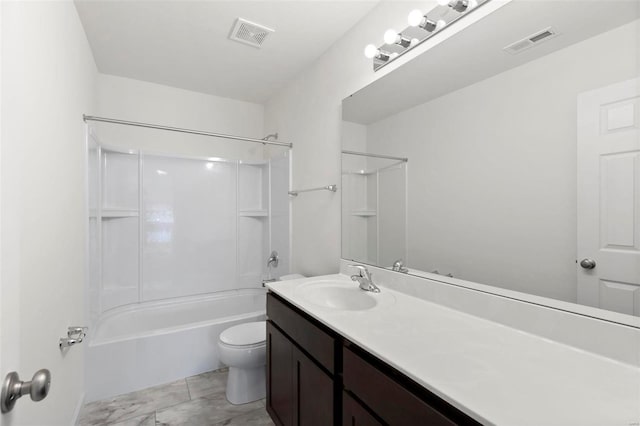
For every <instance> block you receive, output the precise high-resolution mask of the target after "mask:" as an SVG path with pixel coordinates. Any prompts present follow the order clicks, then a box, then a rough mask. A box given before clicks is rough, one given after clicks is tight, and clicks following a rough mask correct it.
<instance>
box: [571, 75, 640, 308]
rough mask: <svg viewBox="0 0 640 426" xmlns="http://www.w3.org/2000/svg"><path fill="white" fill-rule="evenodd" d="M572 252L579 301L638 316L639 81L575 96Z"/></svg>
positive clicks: (639, 220) (639, 216)
mask: <svg viewBox="0 0 640 426" xmlns="http://www.w3.org/2000/svg"><path fill="white" fill-rule="evenodd" d="M577 254H578V259H577V268H578V302H579V303H581V304H586V305H590V306H595V307H600V308H603V309H607V310H612V311H616V312H621V313H625V314H631V315H636V316H640V79H633V80H629V81H625V82H622V83H618V84H614V85H612V86H608V87H605V88H602V89H598V90H594V91H591V92H587V93H584V94H581V95H580V96H579V97H578V253H577ZM593 265H595V266H594V267H593V268H592V269H589V267H591V266H593Z"/></svg>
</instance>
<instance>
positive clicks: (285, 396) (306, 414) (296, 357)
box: [267, 293, 479, 426]
mask: <svg viewBox="0 0 640 426" xmlns="http://www.w3.org/2000/svg"><path fill="white" fill-rule="evenodd" d="M267 318H268V321H267V411H268V412H269V415H270V416H271V418H272V419H273V421H274V422H275V423H276V424H277V425H280V426H290V425H296V426H307V425H318V426H321V425H339V424H342V425H344V426H376V425H412V426H413V425H429V426H431V425H433V426H440V425H478V424H479V423H478V422H476V421H475V420H473V419H472V418H471V417H469V416H467V415H466V414H464V413H462V412H461V411H459V410H458V409H456V408H454V407H453V406H451V405H450V404H448V403H447V402H445V401H444V400H442V399H441V398H439V397H437V396H436V395H434V394H433V393H431V392H429V391H428V390H426V389H425V388H424V387H422V386H420V385H419V384H417V383H415V382H414V381H413V380H411V379H409V378H408V377H406V376H405V375H403V374H402V373H400V372H398V371H397V370H395V369H394V368H392V367H390V366H389V365H387V364H386V363H384V362H382V361H380V360H379V359H377V358H375V357H373V356H372V355H370V354H369V353H367V352H366V351H364V350H363V349H361V348H359V347H357V346H356V345H353V344H352V343H351V342H349V341H347V340H346V339H344V338H342V337H341V336H340V335H338V334H337V333H335V332H333V331H331V330H329V329H328V328H327V327H325V326H323V325H322V324H320V323H319V322H318V321H316V320H315V319H313V318H311V317H310V316H309V315H307V314H305V313H304V312H302V311H300V310H299V309H297V308H295V307H294V306H293V305H291V304H289V303H287V302H286V301H284V300H282V299H281V298H280V297H278V296H276V295H274V294H273V293H269V294H267Z"/></svg>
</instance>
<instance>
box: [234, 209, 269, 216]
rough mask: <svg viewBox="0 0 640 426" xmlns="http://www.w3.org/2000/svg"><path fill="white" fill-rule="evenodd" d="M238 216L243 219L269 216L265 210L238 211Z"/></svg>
mask: <svg viewBox="0 0 640 426" xmlns="http://www.w3.org/2000/svg"><path fill="white" fill-rule="evenodd" d="M238 216H244V217H266V216H269V211H268V210H266V209H261V210H240V211H239V212H238Z"/></svg>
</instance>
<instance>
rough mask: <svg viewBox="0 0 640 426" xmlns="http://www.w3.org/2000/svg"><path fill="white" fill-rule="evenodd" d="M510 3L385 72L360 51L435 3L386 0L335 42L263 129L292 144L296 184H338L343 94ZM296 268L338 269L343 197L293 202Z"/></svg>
mask: <svg viewBox="0 0 640 426" xmlns="http://www.w3.org/2000/svg"><path fill="white" fill-rule="evenodd" d="M506 3H508V1H504V0H495V1H492V2H491V3H489V4H487V5H486V6H483V8H482V9H481V10H478V11H476V12H474V13H473V14H472V15H469V17H468V19H466V20H465V21H466V22H464V23H463V22H461V24H462V25H459V26H453V27H448V28H445V29H444V30H443V31H442V32H440V33H439V34H438V35H437V36H435V37H432V38H431V39H430V40H429V41H428V42H426V43H423V44H421V45H420V46H418V47H417V48H415V49H413V50H412V51H411V52H410V53H408V54H406V55H404V56H402V57H401V58H399V59H398V60H396V61H394V62H393V63H392V64H390V65H387V66H386V67H385V68H383V69H382V70H381V71H378V72H377V73H374V72H373V70H372V63H371V60H369V59H366V58H365V57H364V56H363V54H362V52H363V49H364V46H365V45H367V44H369V43H379V44H382V40H381V39H382V35H383V33H384V31H385V30H386V29H387V28H404V27H406V19H407V14H408V13H409V12H410V11H411V10H413V9H416V8H419V9H421V10H425V11H428V10H429V9H430V8H431V7H433V6H435V5H436V2H435V1H382V2H381V3H380V5H379V6H377V7H376V8H375V9H374V10H373V11H372V12H371V13H369V14H368V15H367V16H366V17H365V18H364V19H363V20H361V21H360V22H359V23H358V24H357V25H356V26H354V28H353V29H352V30H351V31H349V32H348V33H347V34H345V35H344V36H343V37H342V38H341V39H340V40H339V41H338V42H337V43H336V44H334V45H333V46H332V47H331V48H329V49H328V50H327V52H326V53H325V54H324V55H323V56H322V57H320V58H319V59H318V60H317V61H316V62H314V63H313V64H312V65H311V66H310V67H309V68H308V69H306V70H305V71H303V72H302V73H301V74H300V75H298V76H297V77H296V78H295V79H294V80H293V81H291V83H290V84H288V85H287V86H286V87H285V88H283V89H282V90H281V91H280V92H279V93H278V94H276V95H275V96H273V97H272V98H271V99H270V100H269V101H268V102H267V104H266V109H265V129H266V131H267V132H268V133H271V132H272V131H278V132H279V133H280V136H281V138H282V139H283V140H287V141H290V142H292V143H293V144H294V148H293V170H292V176H293V179H292V186H293V187H294V188H299V189H303V188H307V187H315V186H321V185H329V184H340V149H341V147H340V133H341V121H342V117H341V116H342V114H341V102H342V99H343V98H345V97H347V96H349V95H351V94H352V93H354V92H356V91H357V90H359V89H361V88H363V87H364V86H366V85H367V84H369V83H371V82H372V81H374V80H375V79H377V78H380V77H382V76H384V75H386V73H388V72H391V71H392V70H394V69H395V68H397V67H398V66H401V65H402V64H403V63H406V62H407V61H409V60H411V59H412V58H414V57H415V56H417V55H419V54H421V53H422V52H424V51H425V50H427V49H429V48H431V47H432V46H433V45H434V44H437V43H440V42H441V41H442V40H445V39H446V38H447V37H449V36H450V35H451V34H453V33H455V32H457V31H461V30H463V29H464V27H465V26H467V25H471V24H473V23H474V22H476V21H477V20H480V19H482V18H483V17H484V16H486V15H487V14H489V13H491V12H492V11H493V10H495V9H496V8H499V7H502V6H504V4H506ZM292 205H293V207H292V212H293V214H292V236H293V242H292V253H293V264H292V268H293V270H294V271H296V272H300V273H302V274H305V275H319V274H326V273H333V272H337V271H338V262H339V259H340V248H341V246H340V194H339V193H337V194H334V193H330V192H326V191H322V192H312V193H309V194H301V195H300V196H299V197H297V198H296V199H295V200H293V202H292Z"/></svg>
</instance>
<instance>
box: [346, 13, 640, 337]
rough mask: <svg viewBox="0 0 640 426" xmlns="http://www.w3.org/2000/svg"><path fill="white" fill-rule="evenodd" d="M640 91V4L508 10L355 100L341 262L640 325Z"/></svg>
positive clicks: (349, 103)
mask: <svg viewBox="0 0 640 426" xmlns="http://www.w3.org/2000/svg"><path fill="white" fill-rule="evenodd" d="M407 12H409V11H407ZM461 21H462V20H461ZM544 30H548V31H549V32H550V33H551V35H550V36H549V37H543V38H539V37H534V38H535V39H536V40H535V41H532V40H529V39H530V38H532V37H531V36H532V35H535V34H540V32H541V31H544ZM521 40H525V41H526V40H529V42H523V43H520V46H519V47H520V48H515V49H513V48H511V49H506V47H507V46H514V43H516V42H518V41H521ZM517 45H518V44H517V43H516V46H517ZM639 76H640V1H637V0H623V1H615V0H592V1H572V0H559V1H552V0H548V1H540V0H513V1H511V2H506V4H505V5H504V6H502V7H500V8H498V9H497V10H496V11H494V12H492V13H491V14H489V15H487V16H486V17H484V18H482V19H481V20H479V21H478V22H475V23H474V24H472V25H470V26H468V27H467V28H465V29H464V30H462V31H459V32H458V33H457V34H455V35H452V36H451V37H449V38H448V39H446V40H444V41H443V42H441V43H440V44H438V45H436V46H435V47H433V48H431V49H430V50H428V51H426V52H425V53H424V54H422V55H420V56H418V57H417V58H415V59H413V60H412V61H410V62H408V63H406V64H405V65H403V66H402V67H399V68H398V69H396V70H394V71H393V72H391V73H389V74H388V75H386V76H385V77H383V78H381V79H379V80H377V81H376V82H374V83H373V84H371V85H369V86H367V87H365V88H364V89H362V90H360V91H359V92H357V93H355V94H353V95H352V96H350V97H348V98H347V99H345V100H344V101H343V106H342V107H343V108H342V109H343V155H342V179H343V182H342V184H343V186H342V189H343V191H342V197H343V204H342V227H343V229H342V250H343V253H342V257H343V258H344V259H348V260H353V261H357V262H362V263H367V264H372V265H377V266H381V267H385V268H392V267H393V264H394V263H395V262H396V261H397V260H400V259H402V261H403V263H404V266H405V267H407V268H408V273H411V274H420V275H423V276H428V277H430V278H436V279H441V280H443V281H447V282H452V283H455V284H460V285H465V284H464V283H465V282H466V283H480V284H482V285H485V286H491V288H492V289H495V291H496V292H497V293H502V294H509V295H510V296H513V297H519V296H518V295H522V296H523V298H525V299H527V298H529V300H531V299H535V300H536V301H537V302H539V303H540V301H541V300H542V301H543V302H542V303H546V302H544V301H545V300H546V301H548V302H549V304H550V305H553V304H556V305H558V306H562V307H565V308H566V307H567V306H569V307H570V308H571V307H573V308H571V309H574V308H575V310H576V311H580V310H581V309H583V308H581V307H584V306H589V307H595V308H599V309H600V310H589V309H586V310H587V311H589V312H590V313H593V312H596V314H597V315H598V316H601V317H605V318H608V319H614V320H616V321H620V322H624V323H627V324H633V325H636V326H638V325H640V321H639V318H638V317H639V316H640V77H639ZM398 265H399V264H398V263H396V269H397V268H398ZM469 285H470V286H473V284H469ZM483 288H488V287H483ZM510 291H516V292H520V293H513V292H510ZM524 293H526V294H527V295H531V296H526V297H525V295H524ZM514 295H515V296H514ZM536 296H542V297H545V298H548V299H540V298H539V297H536ZM563 302H570V303H571V304H575V305H569V304H567V303H563ZM583 310H584V309H583Z"/></svg>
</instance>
